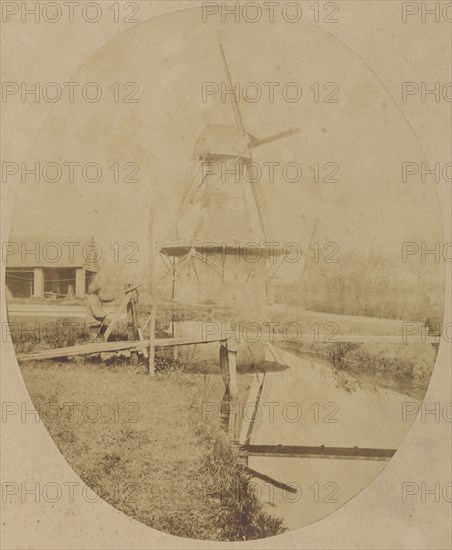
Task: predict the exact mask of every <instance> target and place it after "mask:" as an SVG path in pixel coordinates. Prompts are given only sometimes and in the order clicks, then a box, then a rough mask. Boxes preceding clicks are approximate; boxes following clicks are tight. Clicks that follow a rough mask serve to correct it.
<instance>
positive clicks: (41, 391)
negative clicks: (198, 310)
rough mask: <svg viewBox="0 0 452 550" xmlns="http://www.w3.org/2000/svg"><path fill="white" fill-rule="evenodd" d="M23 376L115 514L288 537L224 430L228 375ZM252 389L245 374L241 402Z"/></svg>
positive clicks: (179, 527) (200, 530) (70, 372)
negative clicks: (222, 414) (265, 509)
mask: <svg viewBox="0 0 452 550" xmlns="http://www.w3.org/2000/svg"><path fill="white" fill-rule="evenodd" d="M21 369H22V374H23V377H24V380H25V382H26V385H27V388H28V391H29V392H30V395H31V397H32V400H33V403H34V404H35V407H36V408H37V409H38V411H40V414H41V418H42V420H43V421H44V423H45V425H46V427H47V429H48V431H49V433H50V434H51V436H52V438H53V440H54V441H55V443H56V445H57V446H58V448H59V449H60V451H61V453H62V454H63V456H64V457H65V459H66V460H67V462H68V463H69V464H70V466H71V467H72V468H73V469H74V471H75V472H77V473H78V474H79V476H80V477H81V479H82V480H83V482H84V483H86V485H88V486H89V487H90V488H92V489H93V490H95V491H96V492H97V494H98V495H99V496H100V497H102V498H103V499H104V500H105V501H107V502H108V503H110V504H111V505H113V506H114V507H115V508H117V509H119V510H121V511H123V512H124V513H125V514H127V515H129V516H130V517H132V518H134V519H136V520H137V521H140V522H142V523H144V524H146V525H149V526H151V527H153V528H155V529H158V530H161V531H166V532H168V533H171V534H174V535H178V536H182V537H191V538H198V539H211V540H248V539H256V538H261V537H268V536H271V535H275V534H278V533H280V532H282V530H283V527H282V522H281V521H280V520H279V519H277V518H274V517H272V516H270V515H268V514H267V513H264V512H263V511H262V505H261V503H260V502H259V499H258V497H257V495H256V494H255V493H254V491H253V489H252V486H251V485H250V483H249V476H248V473H247V471H246V469H245V467H244V465H243V464H242V463H241V461H240V460H239V458H238V457H237V455H236V453H235V451H234V450H233V448H232V447H231V445H230V444H229V442H228V441H227V439H226V438H225V436H224V435H223V433H222V431H221V429H220V427H219V417H220V415H219V414H218V413H217V409H219V403H220V402H221V398H222V395H223V391H224V386H223V383H222V381H221V379H220V376H218V375H215V376H213V375H211V376H202V375H196V374H183V373H181V372H173V373H172V374H171V375H158V376H156V377H155V378H150V377H147V376H145V375H142V374H141V373H140V371H139V370H138V371H137V369H135V368H131V367H129V366H128V365H127V364H122V365H116V366H109V367H107V366H105V365H102V364H93V363H90V362H88V361H79V362H78V363H73V362H65V363H63V362H61V363H57V362H47V363H44V362H40V363H27V364H24V365H22V367H21ZM249 383H250V378H249V377H247V376H239V384H240V390H241V391H240V393H241V395H244V394H245V392H246V389H247V387H248V385H249ZM68 403H74V404H75V405H73V406H71V407H69V406H68V405H67V404H68ZM89 403H90V405H88V404H89ZM65 404H66V405H65ZM55 405H57V407H55ZM212 410H214V411H215V413H214V414H208V415H206V414H203V411H204V413H205V411H212Z"/></svg>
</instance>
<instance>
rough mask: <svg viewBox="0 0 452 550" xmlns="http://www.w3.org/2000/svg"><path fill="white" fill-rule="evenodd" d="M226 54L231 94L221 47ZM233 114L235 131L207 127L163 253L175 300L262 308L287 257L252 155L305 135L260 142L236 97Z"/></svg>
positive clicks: (290, 132)
mask: <svg viewBox="0 0 452 550" xmlns="http://www.w3.org/2000/svg"><path fill="white" fill-rule="evenodd" d="M220 54H221V58H222V62H223V65H224V71H225V76H226V81H227V84H228V86H229V89H230V90H232V89H233V85H232V79H231V74H230V72H229V67H228V64H227V61H226V57H225V54H224V51H223V48H222V46H221V45H220ZM231 107H232V110H233V114H234V120H235V125H234V126H227V125H207V126H206V127H205V128H204V130H203V131H202V132H201V135H200V136H199V138H198V139H197V141H196V143H195V147H194V151H193V156H192V159H191V162H190V169H189V174H188V177H187V181H186V186H185V191H184V194H183V198H182V201H181V205H180V208H179V212H178V222H177V227H176V231H175V234H174V235H173V238H172V239H171V240H170V241H167V242H166V243H165V244H164V246H163V247H162V249H161V255H162V257H163V259H164V261H165V263H166V264H167V267H168V268H169V269H170V270H172V272H173V292H172V297H173V299H174V300H176V301H188V302H192V303H197V304H227V305H243V304H263V303H264V302H265V294H266V276H267V270H268V267H269V259H270V257H271V260H272V262H274V260H276V257H277V256H281V254H282V248H281V247H275V246H274V245H273V244H271V243H272V242H274V237H273V231H272V226H271V220H270V216H269V213H268V207H267V203H266V199H265V196H264V193H263V190H262V187H261V184H260V182H259V181H258V179H257V177H256V176H255V174H254V168H253V162H252V151H253V150H254V149H255V148H256V147H259V146H260V145H263V144H266V143H271V142H273V141H276V140H278V139H281V138H284V137H288V136H290V135H293V134H295V133H297V132H298V131H299V130H298V129H290V130H286V131H284V132H280V133H278V134H275V135H272V136H270V137H266V138H264V139H258V138H256V137H255V136H253V135H251V134H250V133H249V132H247V131H246V129H245V126H244V123H243V119H242V115H241V113H240V109H239V105H238V102H237V101H236V100H235V97H231Z"/></svg>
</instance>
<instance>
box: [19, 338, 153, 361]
mask: <svg viewBox="0 0 452 550" xmlns="http://www.w3.org/2000/svg"><path fill="white" fill-rule="evenodd" d="M146 345H147V342H146V341H143V342H96V343H93V344H83V345H79V346H69V347H66V348H53V349H48V350H42V351H38V352H35V353H25V354H19V355H17V360H18V361H34V360H40V359H41V360H42V359H57V358H60V357H75V356H77V355H90V354H92V353H102V352H115V351H121V350H136V351H138V350H139V349H140V348H142V347H143V346H146Z"/></svg>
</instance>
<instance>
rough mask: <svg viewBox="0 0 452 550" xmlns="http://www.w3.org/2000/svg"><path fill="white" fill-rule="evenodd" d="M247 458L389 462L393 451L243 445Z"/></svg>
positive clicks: (358, 448) (356, 448)
mask: <svg viewBox="0 0 452 550" xmlns="http://www.w3.org/2000/svg"><path fill="white" fill-rule="evenodd" d="M242 449H243V450H244V451H246V453H247V455H248V456H258V457H271V458H276V457H280V458H333V459H334V458H337V459H369V460H389V459H390V458H392V456H393V455H394V453H395V452H396V450H395V449H370V448H364V447H363V448H360V447H325V446H323V445H322V446H321V447H314V446H296V445H244V446H242Z"/></svg>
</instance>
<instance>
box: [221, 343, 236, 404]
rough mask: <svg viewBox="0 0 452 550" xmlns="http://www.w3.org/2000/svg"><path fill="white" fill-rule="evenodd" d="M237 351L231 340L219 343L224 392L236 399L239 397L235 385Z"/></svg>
mask: <svg viewBox="0 0 452 550" xmlns="http://www.w3.org/2000/svg"><path fill="white" fill-rule="evenodd" d="M237 351H238V345H237V343H236V342H234V341H233V340H227V341H226V342H221V345H220V369H221V375H222V377H223V382H224V385H225V387H226V392H227V393H228V394H229V395H230V396H231V397H232V398H233V399H236V398H237V397H238V395H239V390H238V385H237Z"/></svg>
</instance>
